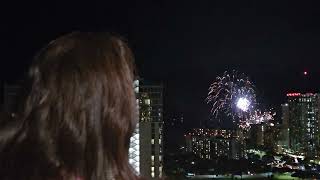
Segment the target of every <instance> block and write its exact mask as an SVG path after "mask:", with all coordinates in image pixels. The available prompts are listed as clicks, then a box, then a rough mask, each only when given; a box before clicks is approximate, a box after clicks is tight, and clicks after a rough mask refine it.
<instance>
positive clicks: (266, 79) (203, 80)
mask: <svg viewBox="0 0 320 180" xmlns="http://www.w3.org/2000/svg"><path fill="white" fill-rule="evenodd" d="M265 2H266V3H262V2H261V1H251V2H249V1H237V0H235V1H219V2H218V1H213V0H208V1H201V2H200V1H196V0H184V1H162V2H160V1H136V2H134V1H128V2H124V1H122V2H120V1H118V2H117V3H115V2H111V1H104V2H103V3H99V4H95V3H92V2H89V1H88V2H87V3H83V4H80V2H77V3H74V4H72V3H65V2H64V3H58V2H57V3H55V4H54V3H48V2H45V3H42V4H37V3H31V2H25V3H15V4H8V5H5V6H3V7H2V8H3V9H4V10H3V11H2V13H3V14H2V15H1V16H2V18H3V20H2V22H1V24H2V25H1V36H2V37H1V46H2V47H1V54H2V56H1V61H0V62H1V64H0V67H1V69H0V71H1V74H0V75H1V76H0V77H1V79H2V80H4V81H13V80H16V79H19V77H20V76H21V74H22V72H24V71H25V69H26V68H27V67H28V65H29V63H30V60H31V59H32V56H33V55H34V53H35V52H36V51H37V50H38V49H39V48H41V47H42V46H43V45H45V44H46V43H47V42H48V41H50V40H52V39H54V38H56V37H58V36H59V35H62V34H65V33H67V32H70V31H75V30H76V31H112V32H117V33H118V34H120V35H122V36H124V37H125V38H127V39H128V42H129V44H130V46H131V47H132V48H133V50H134V53H135V55H136V63H137V66H138V69H139V72H140V75H141V76H142V77H143V78H145V79H150V80H161V81H163V82H164V83H165V86H166V106H165V108H166V115H167V117H170V116H171V115H173V114H178V113H183V114H184V117H185V119H186V120H187V122H189V123H191V124H198V122H199V121H200V120H206V119H207V118H208V115H209V108H208V106H207V105H206V104H205V103H204V99H205V97H206V94H207V88H208V87H209V85H210V82H211V81H212V80H214V79H215V77H216V76H217V75H219V74H221V73H223V71H225V70H232V69H237V70H239V71H241V72H244V73H246V74H247V75H248V76H250V78H251V79H252V81H253V82H254V83H255V84H256V87H257V90H258V95H259V98H260V101H261V103H265V104H267V105H273V106H279V104H280V103H282V102H283V101H284V100H285V93H286V92H289V91H294V90H296V91H299V90H301V89H303V90H307V91H318V88H319V84H320V80H319V78H318V77H319V73H320V71H319V65H320V61H319V59H320V52H319V48H320V44H319V42H320V24H319V22H320V21H319V20H320V19H319V18H320V16H319V15H320V11H319V6H318V4H317V3H316V2H317V1H308V2H305V1H299V3H294V2H293V1H274V3H273V2H271V1H265ZM304 70H307V71H308V72H309V75H308V77H303V75H302V72H303V71H304Z"/></svg>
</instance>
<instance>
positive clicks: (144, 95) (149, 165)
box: [129, 81, 163, 179]
mask: <svg viewBox="0 0 320 180" xmlns="http://www.w3.org/2000/svg"><path fill="white" fill-rule="evenodd" d="M134 84H135V91H136V95H137V104H138V107H139V123H138V125H137V128H136V130H135V132H134V135H133V137H132V138H131V144H130V149H129V161H130V163H131V165H132V166H133V167H134V169H135V170H136V172H137V173H138V174H140V175H141V176H143V177H145V178H147V179H158V178H161V177H162V176H163V142H162V141H163V136H162V129H163V86H162V85H160V84H157V85H155V84H147V83H144V82H143V81H135V83H134Z"/></svg>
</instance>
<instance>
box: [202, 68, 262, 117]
mask: <svg viewBox="0 0 320 180" xmlns="http://www.w3.org/2000/svg"><path fill="white" fill-rule="evenodd" d="M206 102H207V103H208V104H212V108H211V113H212V115H213V116H214V117H216V118H217V117H218V115H219V114H221V113H222V114H225V115H227V116H230V117H232V119H233V120H235V119H240V121H243V120H244V119H245V118H247V117H249V115H250V113H251V112H252V111H254V105H255V104H256V95H255V91H254V86H253V84H252V82H251V81H250V80H249V78H248V77H247V76H245V75H244V74H240V73H238V72H237V71H232V72H231V74H229V73H228V72H224V74H223V75H222V76H218V77H217V78H216V81H214V82H213V83H212V84H211V86H210V88H209V93H208V96H207V98H206Z"/></svg>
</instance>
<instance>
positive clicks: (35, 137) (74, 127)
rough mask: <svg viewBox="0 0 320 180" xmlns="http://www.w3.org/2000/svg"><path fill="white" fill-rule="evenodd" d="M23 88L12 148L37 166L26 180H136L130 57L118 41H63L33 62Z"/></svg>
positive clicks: (81, 37) (79, 36)
mask: <svg viewBox="0 0 320 180" xmlns="http://www.w3.org/2000/svg"><path fill="white" fill-rule="evenodd" d="M27 84H28V87H27V91H26V96H25V97H26V98H25V101H24V102H25V103H24V105H23V108H22V110H21V111H20V113H18V115H19V117H20V119H21V121H20V122H19V123H18V124H20V125H19V130H18V132H17V134H16V135H15V137H14V138H13V140H12V141H13V142H14V143H13V144H14V145H12V146H13V147H15V146H17V148H19V150H15V151H18V152H19V153H18V154H23V156H24V155H28V154H29V155H30V158H31V157H32V158H33V159H34V160H33V162H32V163H31V165H30V167H32V168H27V169H28V173H30V174H31V176H34V177H36V176H39V177H50V176H51V177H53V178H55V177H60V178H61V177H64V178H66V177H68V178H70V177H81V178H83V179H85V180H87V179H97V180H100V179H108V178H110V176H112V177H113V178H115V179H133V178H135V175H134V174H133V173H132V171H131V169H130V166H129V164H128V148H129V140H130V137H131V135H132V133H133V130H134V128H135V125H136V122H137V110H136V100H135V94H134V91H133V57H132V53H131V51H130V49H129V48H128V47H127V45H126V44H125V43H124V42H123V41H122V40H121V39H119V38H117V37H115V36H112V35H110V34H107V33H71V34H68V35H66V36H63V37H60V38H58V39H56V40H54V41H52V42H51V43H49V44H48V45H47V46H46V47H45V48H43V49H42V50H41V51H40V52H39V53H38V54H37V56H36V57H35V60H34V63H33V64H32V66H31V68H30V71H29V74H28V81H27ZM11 152H12V151H11ZM15 153H17V152H15ZM30 158H27V159H26V160H25V161H29V160H30ZM28 163H30V162H28Z"/></svg>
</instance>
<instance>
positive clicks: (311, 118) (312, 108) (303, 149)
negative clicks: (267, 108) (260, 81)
mask: <svg viewBox="0 0 320 180" xmlns="http://www.w3.org/2000/svg"><path fill="white" fill-rule="evenodd" d="M287 97H288V102H287V104H288V112H289V147H290V149H291V150H293V151H295V152H297V153H303V154H305V155H306V156H310V157H313V156H314V155H317V154H318V153H319V145H320V143H319V142H320V136H319V135H320V131H319V127H320V118H319V108H320V98H319V94H313V93H305V94H302V93H288V94H287ZM285 121H286V119H285Z"/></svg>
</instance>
